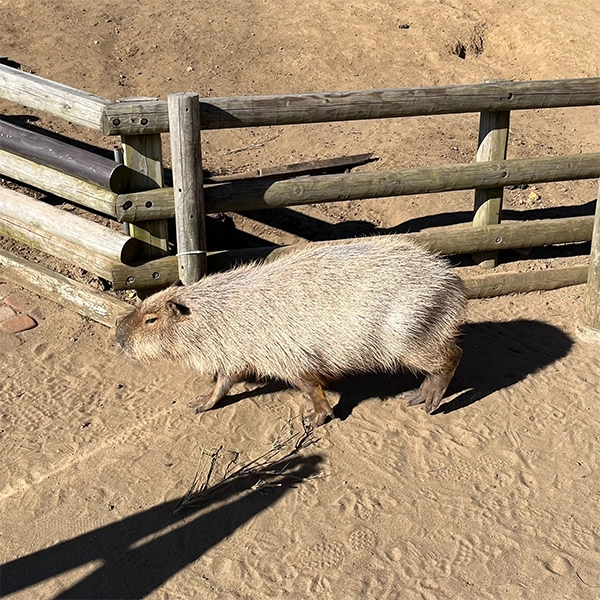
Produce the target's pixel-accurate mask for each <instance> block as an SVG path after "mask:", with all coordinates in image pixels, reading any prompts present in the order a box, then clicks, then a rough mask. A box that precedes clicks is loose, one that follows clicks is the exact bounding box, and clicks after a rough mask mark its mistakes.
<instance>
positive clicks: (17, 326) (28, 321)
mask: <svg viewBox="0 0 600 600" xmlns="http://www.w3.org/2000/svg"><path fill="white" fill-rule="evenodd" d="M36 325H37V323H36V322H35V321H34V320H33V319H32V318H31V317H28V316H27V315H17V316H15V317H12V319H8V321H3V322H2V323H0V328H2V329H3V330H4V331H6V333H20V332H21V331H27V330H28V329H33V328H34V327H35V326H36Z"/></svg>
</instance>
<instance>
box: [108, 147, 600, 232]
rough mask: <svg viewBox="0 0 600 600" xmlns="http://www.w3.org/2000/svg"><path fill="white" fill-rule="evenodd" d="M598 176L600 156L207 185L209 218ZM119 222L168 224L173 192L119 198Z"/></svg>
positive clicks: (521, 160)
mask: <svg viewBox="0 0 600 600" xmlns="http://www.w3.org/2000/svg"><path fill="white" fill-rule="evenodd" d="M599 175H600V153H596V154H577V155H573V156H552V157H545V158H530V159H519V160H504V161H495V162H482V163H472V164H462V165H452V166H444V167H418V168H411V169H398V170H395V171H375V172H370V173H345V174H343V175H317V176H313V177H310V178H302V179H288V180H284V181H272V180H260V181H251V182H239V181H236V182H231V183H219V184H215V185H207V186H206V188H205V203H206V212H207V213H212V214H214V213H219V212H228V211H246V210H257V209H263V208H280V207H282V206H297V205H302V204H314V203H318V202H339V201H344V200H361V199H366V198H384V197H390V196H405V195H411V194H427V193H434V192H449V191H458V190H467V189H472V188H487V187H498V186H505V185H521V184H525V183H542V182H549V181H568V180H575V179H594V178H597V177H598V176H599ZM116 211H117V216H118V218H119V219H120V220H122V221H126V222H133V221H136V220H149V219H165V218H170V217H173V216H174V214H175V209H174V200H173V189H172V188H162V189H157V190H151V191H148V192H140V193H137V194H121V195H119V196H118V199H117V209H116Z"/></svg>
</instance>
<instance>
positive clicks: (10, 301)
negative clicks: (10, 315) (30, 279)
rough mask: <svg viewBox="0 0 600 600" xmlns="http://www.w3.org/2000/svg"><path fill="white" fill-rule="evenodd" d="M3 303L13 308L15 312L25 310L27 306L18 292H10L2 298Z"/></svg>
mask: <svg viewBox="0 0 600 600" xmlns="http://www.w3.org/2000/svg"><path fill="white" fill-rule="evenodd" d="M4 304H6V305H7V306H10V307H11V308H14V309H15V310H16V311H17V312H26V311H27V309H28V308H29V304H28V302H27V300H26V299H25V297H24V296H21V295H20V294H11V295H10V296H6V298H4Z"/></svg>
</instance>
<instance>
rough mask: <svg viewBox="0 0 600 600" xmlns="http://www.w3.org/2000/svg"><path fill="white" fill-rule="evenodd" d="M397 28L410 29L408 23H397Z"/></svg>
mask: <svg viewBox="0 0 600 600" xmlns="http://www.w3.org/2000/svg"><path fill="white" fill-rule="evenodd" d="M398 28H399V29H410V23H399V24H398Z"/></svg>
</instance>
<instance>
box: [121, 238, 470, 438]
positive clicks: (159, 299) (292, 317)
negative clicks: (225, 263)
mask: <svg viewBox="0 0 600 600" xmlns="http://www.w3.org/2000/svg"><path fill="white" fill-rule="evenodd" d="M465 298H466V297H465V291H464V287H463V284H462V281H461V280H460V278H459V277H458V276H457V275H455V274H454V273H453V272H452V270H451V269H450V268H449V266H448V265H447V263H446V261H445V260H443V259H441V258H439V257H437V256H434V255H432V254H430V253H429V252H427V251H425V250H423V249H422V248H420V247H418V246H416V245H414V244H412V243H409V242H408V241H406V240H402V239H400V238H398V237H396V236H390V237H374V238H363V239H357V240H353V241H351V242H349V243H346V244H340V245H326V244H314V245H308V246H306V247H304V248H301V249H299V250H296V251H293V252H291V253H289V254H286V255H284V256H282V257H281V258H277V259H275V260H273V261H271V262H266V263H262V264H251V265H246V266H242V267H239V268H236V269H233V270H231V271H227V272H224V273H217V274H214V275H210V276H208V277H205V278H204V279H202V280H201V281H199V282H197V283H194V284H193V285H190V286H185V287H184V286H173V287H170V288H168V289H165V290H163V291H161V292H159V293H157V294H155V295H153V296H151V297H149V298H147V299H146V300H144V301H143V303H142V304H141V306H139V307H138V308H136V309H135V311H134V312H133V313H132V314H130V315H129V316H128V317H126V318H125V319H124V320H123V321H122V322H121V323H120V325H119V327H118V329H117V340H118V342H119V344H120V345H121V346H122V347H123V348H124V349H125V350H126V351H127V352H128V353H129V354H131V355H132V356H134V357H135V358H138V359H141V360H145V361H153V360H155V359H162V358H167V359H171V360H173V361H179V362H184V363H187V364H188V365H190V366H191V367H193V368H195V369H197V370H198V371H200V372H201V373H204V374H211V375H214V376H215V377H216V385H215V388H214V390H213V392H212V394H210V395H209V396H207V397H201V398H199V399H198V401H197V402H195V403H193V404H191V406H193V407H194V408H196V409H197V411H202V410H208V409H210V408H212V407H213V406H214V405H215V404H216V403H217V402H218V401H219V400H220V399H221V398H222V397H223V396H225V395H226V394H227V392H228V391H229V389H230V388H231V386H232V385H233V384H234V383H235V382H236V381H239V380H241V379H244V378H245V377H247V376H249V375H252V376H255V377H259V378H272V379H279V380H282V381H284V382H287V383H289V384H291V385H292V386H295V387H297V388H299V389H300V390H302V391H303V392H305V393H306V394H307V395H308V396H309V397H310V399H311V400H312V401H313V405H314V410H313V412H312V415H311V417H310V423H311V424H312V425H313V426H315V427H316V426H318V425H321V424H322V423H323V422H324V421H325V420H326V419H327V417H328V416H331V415H332V410H331V408H330V406H329V404H328V402H327V400H326V398H325V396H324V394H323V389H322V386H323V384H324V383H326V382H327V380H330V379H336V378H340V377H341V376H343V375H346V374H352V373H365V372H371V371H386V372H394V371H397V370H399V369H401V368H407V369H409V370H412V371H417V372H423V373H425V375H426V377H425V380H424V381H423V383H422V385H421V386H420V387H419V388H418V389H416V390H413V391H410V392H407V393H406V394H404V397H405V398H406V399H407V400H408V404H410V405H414V404H420V403H424V404H425V408H426V410H428V411H433V410H435V409H436V408H437V407H438V406H439V404H440V401H441V399H442V397H443V395H444V393H445V391H446V388H447V387H448V384H449V383H450V380H451V379H452V376H453V375H454V371H455V370H456V367H457V365H458V362H459V360H460V357H461V354H462V351H461V350H460V348H459V347H458V346H457V345H456V343H455V338H456V336H457V334H458V331H459V327H460V324H461V322H462V319H463V313H464V308H465V304H466V299H465Z"/></svg>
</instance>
